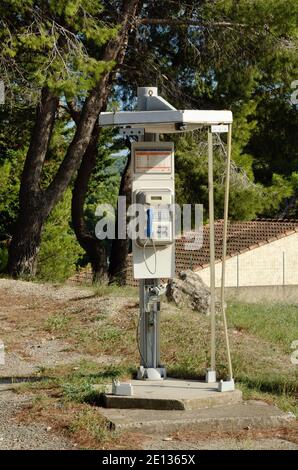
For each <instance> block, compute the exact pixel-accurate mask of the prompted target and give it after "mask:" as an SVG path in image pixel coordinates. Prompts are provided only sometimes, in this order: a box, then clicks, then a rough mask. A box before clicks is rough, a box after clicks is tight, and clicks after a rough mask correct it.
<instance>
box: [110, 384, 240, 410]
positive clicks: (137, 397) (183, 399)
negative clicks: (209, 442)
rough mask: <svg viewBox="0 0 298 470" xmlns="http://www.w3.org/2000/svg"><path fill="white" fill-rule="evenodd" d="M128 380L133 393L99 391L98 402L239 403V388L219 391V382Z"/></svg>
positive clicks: (166, 406) (160, 406) (143, 405)
mask: <svg viewBox="0 0 298 470" xmlns="http://www.w3.org/2000/svg"><path fill="white" fill-rule="evenodd" d="M131 384H132V386H133V390H134V394H133V396H116V395H112V394H111V393H109V392H108V393H104V394H103V395H102V400H101V404H102V405H103V406H104V407H106V408H122V409H127V408H139V409H147V410H148V409H151V410H197V409H202V408H209V407H213V406H221V405H229V404H234V403H239V402H241V400H242V392H241V391H240V390H233V391H228V392H219V391H218V383H213V384H210V383H206V382H198V381H195V380H177V379H165V380H163V381H159V380H158V381H153V380H152V381H151V380H146V381H140V380H132V381H131ZM109 391H110V390H109Z"/></svg>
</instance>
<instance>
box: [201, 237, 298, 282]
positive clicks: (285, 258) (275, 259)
mask: <svg viewBox="0 0 298 470" xmlns="http://www.w3.org/2000/svg"><path fill="white" fill-rule="evenodd" d="M237 265H238V266H237ZM237 272H238V276H237ZM198 274H199V275H200V277H201V278H202V279H203V281H204V282H205V283H206V284H207V285H209V284H210V279H209V278H210V271H209V267H208V268H204V269H200V270H199V271H198ZM237 277H238V282H237ZM215 279H216V281H215V282H216V286H217V287H219V286H220V282H221V262H220V263H216V265H215ZM283 284H284V285H298V233H294V234H292V235H288V236H286V237H283V238H280V239H279V240H275V241H273V242H270V243H267V244H265V245H263V246H260V247H258V248H254V249H252V250H250V251H247V252H245V253H242V254H239V255H238V256H233V257H232V258H228V259H227V260H226V286H227V287H236V286H274V285H275V286H279V285H283Z"/></svg>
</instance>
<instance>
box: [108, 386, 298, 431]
mask: <svg viewBox="0 0 298 470" xmlns="http://www.w3.org/2000/svg"><path fill="white" fill-rule="evenodd" d="M221 395H222V394H221ZM102 413H103V415H104V416H105V417H106V418H107V419H108V420H109V421H110V423H111V427H112V428H113V429H119V430H125V429H131V430H132V429H138V430H140V431H143V432H148V433H163V432H169V431H171V432H173V431H178V430H182V429H187V430H196V431H202V432H209V431H223V432H224V431H230V432H233V431H234V432H235V431H239V430H241V429H266V428H273V427H281V426H288V425H290V424H291V423H293V422H294V421H295V417H294V415H292V414H290V413H285V412H283V411H280V410H279V409H278V408H276V407H275V406H271V405H267V404H266V403H263V402H255V401H248V402H241V403H235V404H234V405H227V406H219V407H213V408H208V409H201V410H191V411H189V410H184V411H182V410H181V411H179V410H172V411H171V410H158V411H157V410H150V411H148V410H132V409H130V410H119V409H102Z"/></svg>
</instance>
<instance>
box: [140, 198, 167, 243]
mask: <svg viewBox="0 0 298 470" xmlns="http://www.w3.org/2000/svg"><path fill="white" fill-rule="evenodd" d="M136 202H137V203H138V204H142V205H143V206H144V210H145V228H144V231H143V230H142V229H141V231H140V236H139V237H138V239H137V243H138V245H141V246H153V245H156V246H162V245H169V244H171V243H173V213H172V210H171V204H172V194H171V192H170V191H167V190H163V191H160V192H156V191H146V192H145V191H141V192H138V193H137V195H136ZM142 233H144V237H143V236H142Z"/></svg>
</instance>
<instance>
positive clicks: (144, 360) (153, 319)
mask: <svg viewBox="0 0 298 470" xmlns="http://www.w3.org/2000/svg"><path fill="white" fill-rule="evenodd" d="M148 96H157V88H154V87H141V88H138V111H146V109H147V106H146V103H147V97H148ZM158 138H159V136H158V134H145V135H144V138H143V140H144V141H147V142H148V141H149V142H150V141H151V142H155V141H157V140H158ZM158 284H159V280H158V279H140V281H139V295H140V321H139V343H140V348H139V349H140V356H141V358H140V359H141V367H140V368H139V370H138V378H140V379H144V378H147V379H154V380H157V379H161V378H164V377H165V374H166V373H165V369H164V368H163V367H162V366H161V365H160V301H159V299H158V296H155V295H154V294H152V292H151V289H152V288H153V287H155V286H157V285H158Z"/></svg>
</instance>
